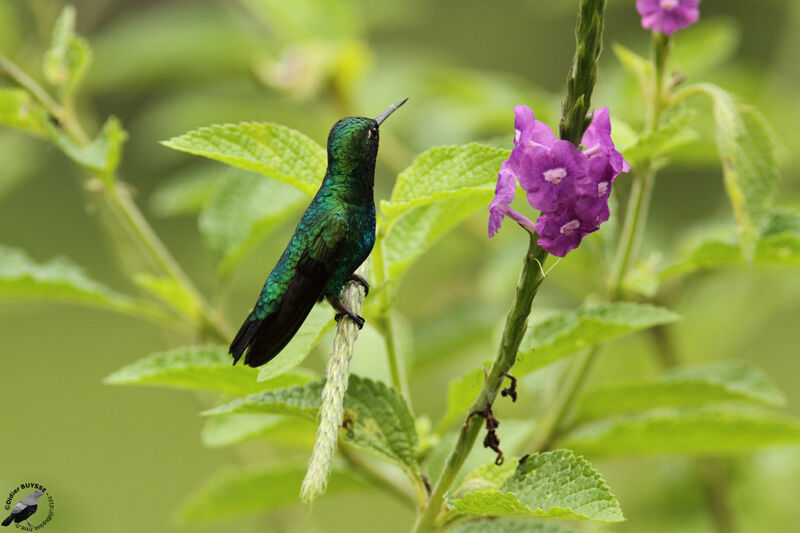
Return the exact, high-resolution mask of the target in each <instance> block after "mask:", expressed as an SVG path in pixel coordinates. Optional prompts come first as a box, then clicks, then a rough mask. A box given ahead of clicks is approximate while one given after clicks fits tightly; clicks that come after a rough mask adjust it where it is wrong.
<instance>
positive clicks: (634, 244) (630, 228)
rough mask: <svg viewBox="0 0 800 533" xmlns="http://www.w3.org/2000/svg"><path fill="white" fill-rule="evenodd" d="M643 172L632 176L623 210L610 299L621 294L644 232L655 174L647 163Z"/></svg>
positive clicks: (615, 298)
mask: <svg viewBox="0 0 800 533" xmlns="http://www.w3.org/2000/svg"><path fill="white" fill-rule="evenodd" d="M645 165H646V166H647V168H646V169H645V170H644V174H643V175H640V176H634V181H633V185H632V187H631V195H630V198H628V208H627V209H626V211H625V222H624V224H623V226H622V234H621V235H620V240H619V247H618V248H617V252H616V255H615V257H614V266H613V268H612V270H611V277H610V281H611V285H610V287H609V290H608V294H609V298H610V299H611V300H618V299H619V298H620V297H621V296H622V292H623V291H622V288H623V285H624V283H625V275H626V274H627V272H628V269H629V268H630V263H631V260H632V258H633V257H635V255H636V251H637V250H638V247H639V243H640V242H641V238H642V235H643V233H644V221H645V220H647V213H648V211H649V208H650V198H651V197H652V193H653V183H654V181H655V174H654V173H653V171H652V170H651V168H650V164H649V163H645Z"/></svg>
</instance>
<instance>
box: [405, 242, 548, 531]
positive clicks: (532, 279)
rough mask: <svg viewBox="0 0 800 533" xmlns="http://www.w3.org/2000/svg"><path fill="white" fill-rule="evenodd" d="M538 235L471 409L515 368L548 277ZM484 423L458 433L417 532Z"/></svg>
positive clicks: (427, 523) (431, 523) (471, 422)
mask: <svg viewBox="0 0 800 533" xmlns="http://www.w3.org/2000/svg"><path fill="white" fill-rule="evenodd" d="M537 239H538V235H536V234H535V233H532V234H531V237H530V243H529V246H528V252H527V253H526V254H525V258H524V261H523V265H522V273H521V274H520V277H519V281H518V282H517V290H516V294H515V297H514V302H513V304H512V305H511V310H510V311H509V312H508V316H507V317H506V324H505V328H504V329H503V337H502V340H501V342H500V346H499V347H498V348H497V355H496V356H495V359H494V362H493V363H492V366H491V368H490V369H489V373H488V375H487V377H486V381H484V383H483V387H482V388H481V390H480V392H479V393H478V396H477V398H475V401H474V402H473V403H472V406H471V407H470V412H474V411H482V410H484V409H485V408H486V406H487V405H490V404H491V403H492V402H494V399H495V398H496V397H497V393H498V391H499V390H500V387H501V385H502V383H503V375H504V373H505V372H508V371H510V370H511V367H512V366H514V362H515V361H516V359H517V351H518V350H519V345H520V343H521V342H522V337H523V335H524V334H525V331H526V329H527V324H528V315H530V312H531V306H532V304H533V298H534V297H535V296H536V292H537V291H538V289H539V285H540V284H541V283H542V280H543V279H544V272H543V270H542V268H543V265H544V262H545V260H546V259H547V252H545V251H544V250H543V249H542V248H541V247H539V245H538V244H536V240H537ZM482 424H483V420H482V419H481V418H480V417H479V416H469V417H467V420H466V422H464V425H463V426H462V428H461V432H460V433H459V435H458V440H457V441H456V445H455V447H454V448H453V450H452V451H451V452H450V455H449V456H448V458H447V461H446V463H445V466H444V470H443V471H442V475H441V476H440V477H439V480H438V481H437V482H436V486H435V487H434V489H433V493H432V494H431V497H430V499H429V500H428V504H427V505H426V506H425V509H424V510H423V512H422V514H421V515H420V516H419V517H418V519H417V524H416V526H415V527H414V531H415V532H423V531H431V530H432V529H433V528H434V527H435V523H436V518H437V517H438V516H439V512H440V511H441V508H442V503H443V502H444V495H445V493H446V492H447V491H448V489H449V488H450V486H451V485H452V484H453V482H454V481H455V479H456V476H457V475H458V472H459V471H460V470H461V467H462V466H463V464H464V461H465V460H466V459H467V456H469V453H470V451H472V446H473V445H474V444H475V439H476V438H477V436H478V433H479V432H480V430H481V426H482Z"/></svg>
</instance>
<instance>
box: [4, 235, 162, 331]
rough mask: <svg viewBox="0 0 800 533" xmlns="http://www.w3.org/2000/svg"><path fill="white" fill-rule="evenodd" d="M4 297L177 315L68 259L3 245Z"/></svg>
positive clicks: (152, 317) (150, 314)
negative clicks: (41, 257)
mask: <svg viewBox="0 0 800 533" xmlns="http://www.w3.org/2000/svg"><path fill="white" fill-rule="evenodd" d="M0 298H13V299H36V300H46V301H54V302H66V303H77V304H82V305H89V306H92V307H98V308H103V309H110V310H113V311H119V312H122V313H128V314H131V315H135V316H139V317H142V318H147V319H150V320H155V321H157V322H165V323H168V324H170V325H175V319H174V318H173V317H172V316H171V315H169V314H166V313H164V312H163V311H161V309H159V308H157V307H154V306H152V305H149V304H147V303H146V302H141V301H139V300H136V299H134V298H131V297H130V296H125V295H123V294H120V293H118V292H116V291H113V290H111V289H109V288H108V287H106V286H104V285H102V284H100V283H98V282H96V281H94V280H93V279H91V278H89V277H88V276H86V274H84V272H83V270H82V269H81V268H80V267H78V266H77V265H75V264H73V263H71V262H69V261H67V260H65V259H53V260H51V261H49V262H47V263H42V264H39V263H35V262H34V261H33V260H32V259H31V258H30V257H28V255H27V254H26V253H25V252H23V251H22V250H17V249H15V248H10V247H7V246H2V245H0Z"/></svg>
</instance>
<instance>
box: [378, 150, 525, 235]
mask: <svg viewBox="0 0 800 533" xmlns="http://www.w3.org/2000/svg"><path fill="white" fill-rule="evenodd" d="M509 154H510V151H509V150H502V149H499V148H493V147H491V146H485V145H481V144H468V145H465V146H440V147H437V148H433V149H431V150H428V151H427V152H425V153H423V154H422V155H420V156H419V157H417V158H416V159H415V160H414V162H413V163H412V164H411V166H410V167H409V168H407V169H406V170H404V171H403V172H402V173H401V174H400V175H399V176H398V177H397V182H396V183H395V186H394V189H393V190H392V197H391V200H390V201H389V202H381V211H382V212H383V214H384V215H385V216H386V217H387V219H389V220H390V221H391V220H394V219H397V218H398V217H400V216H401V215H403V214H405V213H407V212H408V211H410V210H411V209H413V208H415V207H418V206H421V205H426V204H430V203H433V202H436V201H437V200H451V199H455V198H458V197H461V196H472V195H474V194H475V193H476V192H477V193H482V192H492V191H494V188H495V185H496V183H497V172H498V171H499V170H500V163H502V162H503V161H504V160H506V159H508V157H509Z"/></svg>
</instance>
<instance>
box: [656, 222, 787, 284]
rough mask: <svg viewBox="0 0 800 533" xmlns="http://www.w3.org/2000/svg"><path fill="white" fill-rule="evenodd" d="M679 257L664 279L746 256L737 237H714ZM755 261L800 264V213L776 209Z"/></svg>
mask: <svg viewBox="0 0 800 533" xmlns="http://www.w3.org/2000/svg"><path fill="white" fill-rule="evenodd" d="M684 248H687V249H688V251H684V252H683V253H681V255H680V257H679V258H678V260H677V261H676V262H675V263H673V264H671V265H669V266H667V267H665V268H663V269H662V270H661V271H660V272H659V278H660V279H662V280H665V279H669V278H673V277H675V276H679V275H684V274H687V273H690V272H694V271H697V270H701V269H706V268H715V267H722V266H731V265H741V264H744V263H745V259H744V256H743V255H742V251H741V248H740V246H739V245H738V243H737V242H736V241H735V239H719V238H712V239H707V240H702V241H700V242H699V243H694V244H692V245H688V246H684ZM753 263H755V264H762V265H786V266H800V212H797V211H795V210H791V209H776V210H774V211H773V213H772V216H771V217H770V220H769V222H767V226H766V227H765V228H764V231H763V232H762V234H761V238H760V239H759V240H758V243H757V244H756V252H755V255H754V257H753Z"/></svg>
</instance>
